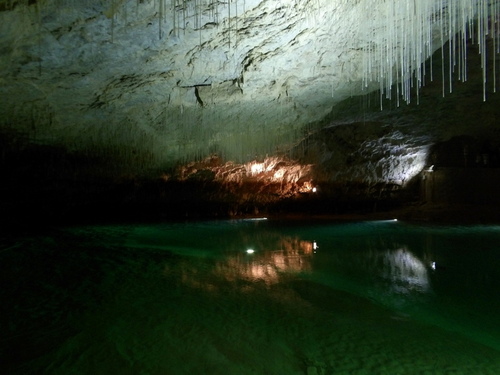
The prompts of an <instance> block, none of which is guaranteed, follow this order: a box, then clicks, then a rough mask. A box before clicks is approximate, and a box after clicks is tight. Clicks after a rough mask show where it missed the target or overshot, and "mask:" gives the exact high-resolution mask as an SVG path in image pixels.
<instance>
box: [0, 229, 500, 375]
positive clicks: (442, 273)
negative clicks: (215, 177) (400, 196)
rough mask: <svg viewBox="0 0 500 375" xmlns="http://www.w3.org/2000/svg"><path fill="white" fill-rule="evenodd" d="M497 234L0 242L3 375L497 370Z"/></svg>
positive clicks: (248, 233)
mask: <svg viewBox="0 0 500 375" xmlns="http://www.w3.org/2000/svg"><path fill="white" fill-rule="evenodd" d="M499 240H500V226H469V227H444V226H441V227H432V226H416V225H409V224H405V223H401V222H395V221H370V222H357V223H344V224H342V223H327V222H324V221H323V222H317V223H312V222H300V221H297V220H295V221H293V222H290V221H274V220H233V221H210V222H198V223H176V224H172V223H169V224H158V223H156V224H144V225H100V226H80V227H72V228H60V229H54V230H51V231H50V232H47V233H44V234H37V235H32V236H24V237H22V238H19V237H3V238H1V242H0V246H1V247H0V262H1V263H0V264H1V266H0V267H1V274H0V281H1V285H2V286H3V287H2V289H1V291H0V305H1V307H0V309H1V310H0V311H1V315H0V319H1V320H0V323H1V328H2V338H1V339H0V358H2V359H1V361H0V368H1V369H2V371H1V372H2V373H7V374H43V373H46V374H307V375H312V374H499V373H500V323H499V321H500V319H499V317H500V301H499V298H498V295H499V291H500V273H499V272H498V269H500V245H499V244H500V241H499ZM249 250H252V251H249Z"/></svg>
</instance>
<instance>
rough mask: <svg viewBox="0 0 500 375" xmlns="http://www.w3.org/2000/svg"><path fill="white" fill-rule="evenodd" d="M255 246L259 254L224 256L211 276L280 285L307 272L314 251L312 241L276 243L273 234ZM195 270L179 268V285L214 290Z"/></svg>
mask: <svg viewBox="0 0 500 375" xmlns="http://www.w3.org/2000/svg"><path fill="white" fill-rule="evenodd" d="M265 244H267V245H265ZM259 246H260V248H259V250H254V249H251V250H252V251H250V252H249V249H247V250H246V251H243V250H241V251H238V252H229V253H227V255H226V256H224V257H223V258H221V259H218V260H217V261H216V262H215V265H214V266H213V269H212V275H213V276H214V277H215V278H216V279H218V280H220V279H222V280H225V281H228V282H236V281H241V280H243V281H248V282H263V283H264V284H266V285H268V286H269V285H272V284H277V283H279V282H281V278H282V277H283V276H286V275H288V274H290V273H300V272H310V271H311V270H312V265H311V257H312V255H313V254H314V253H315V252H316V251H317V249H318V245H317V243H316V241H304V240H301V239H299V238H298V237H291V236H284V237H281V238H279V239H278V240H276V238H275V235H274V234H273V235H271V236H270V238H267V239H266V240H263V238H261V240H260V241H259ZM266 246H267V247H266ZM198 267H199V265H198V264H194V263H185V264H183V267H182V281H183V282H184V283H186V284H189V285H191V286H193V287H197V288H203V289H206V290H213V289H214V288H216V287H215V286H214V285H213V284H212V283H209V282H208V283H207V282H206V281H205V280H199V271H198ZM165 272H166V273H167V274H168V273H169V272H171V269H170V266H168V265H167V266H166V269H165Z"/></svg>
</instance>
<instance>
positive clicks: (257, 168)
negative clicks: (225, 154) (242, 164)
mask: <svg viewBox="0 0 500 375" xmlns="http://www.w3.org/2000/svg"><path fill="white" fill-rule="evenodd" d="M250 171H251V172H252V175H256V174H259V173H262V172H264V164H263V163H255V164H252V166H251V167H250Z"/></svg>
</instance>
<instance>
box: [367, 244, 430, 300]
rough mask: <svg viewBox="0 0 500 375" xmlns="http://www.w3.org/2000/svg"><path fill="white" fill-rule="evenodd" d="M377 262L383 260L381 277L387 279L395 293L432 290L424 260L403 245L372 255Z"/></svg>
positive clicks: (380, 269) (380, 270)
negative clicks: (393, 249)
mask: <svg viewBox="0 0 500 375" xmlns="http://www.w3.org/2000/svg"><path fill="white" fill-rule="evenodd" d="M372 256H373V258H374V259H373V260H374V261H375V264H378V263H379V258H380V261H381V262H382V267H376V268H378V270H379V274H380V277H381V278H382V279H384V280H386V281H387V285H388V287H389V288H391V289H392V291H393V292H394V293H405V294H407V293H410V292H412V291H415V292H422V293H426V292H429V290H430V281H429V276H428V274H427V268H426V267H425V266H424V264H423V263H422V261H421V260H420V259H418V258H417V257H416V256H415V255H413V254H412V253H411V251H409V250H408V248H406V247H403V248H399V249H397V250H395V251H387V252H384V253H382V254H378V253H375V254H373V255H372Z"/></svg>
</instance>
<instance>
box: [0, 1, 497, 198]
mask: <svg viewBox="0 0 500 375" xmlns="http://www.w3.org/2000/svg"><path fill="white" fill-rule="evenodd" d="M464 2H465V0H464V1H460V3H464ZM480 2H483V1H482V0H481V1H480ZM393 3H394V4H396V2H393ZM400 3H404V2H400ZM431 3H432V2H431V1H430V0H429V1H427V0H426V1H422V2H419V3H418V6H419V7H420V8H419V9H415V10H414V11H415V12H417V11H418V12H420V11H421V9H423V8H424V5H425V6H427V5H429V4H431ZM445 3H446V2H445ZM457 3H458V2H457ZM492 3H495V4H497V3H498V2H497V1H492ZM388 4H392V3H391V2H387V1H375V0H373V1H372V0H357V1H350V0H349V1H347V0H344V1H332V0H314V1H313V0H310V1H306V0H303V1H302V0H301V1H298V0H289V1H284V0H283V1H280V0H231V1H226V2H221V1H212V0H172V1H165V0H136V1H135V0H134V1H132V0H114V1H103V0H87V1H76V0H47V1H34V0H30V1H28V0H19V1H5V0H0V36H1V37H0V71H1V76H0V95H2V101H1V102H0V126H1V129H0V130H1V131H2V134H0V135H2V137H3V138H1V139H0V141H1V142H4V143H5V144H7V145H8V147H7V151H4V157H3V160H2V161H3V162H4V163H8V162H9V163H10V161H9V160H10V159H12V160H14V159H15V154H16V152H17V150H16V147H19V148H22V149H23V150H25V149H26V148H27V145H29V144H37V145H42V146H43V147H46V146H47V147H49V146H50V147H56V148H57V149H56V150H55V151H54V149H51V150H52V151H50V155H49V158H48V159H50V160H49V162H50V163H52V166H51V170H50V171H49V172H47V175H48V176H49V177H47V179H51V178H53V176H56V177H57V174H58V173H60V174H61V175H64V174H65V173H66V175H64V176H63V179H65V180H68V178H67V175H69V176H70V180H77V181H78V180H82V179H85V178H86V177H87V176H88V175H95V176H97V177H99V176H103V175H107V176H111V177H120V176H137V175H149V176H151V175H153V176H160V175H161V171H163V170H165V169H166V168H168V167H170V166H172V165H175V164H177V163H184V164H187V163H189V162H191V161H193V160H195V159H196V160H202V159H205V158H206V157H207V156H209V155H213V154H218V155H219V156H220V157H221V158H222V159H223V160H224V161H227V162H235V163H237V162H242V163H246V162H250V161H253V160H258V161H260V162H262V161H263V160H264V159H265V157H266V156H268V157H272V156H273V155H279V154H285V155H287V156H291V157H292V158H293V159H298V160H301V161H303V163H304V164H305V165H315V171H314V173H313V172H311V176H310V178H311V179H315V180H318V181H330V182H331V181H336V182H346V181H356V182H361V183H366V184H369V185H373V184H377V183H391V184H397V185H404V184H405V183H406V182H407V181H408V180H409V179H410V178H411V177H412V176H414V175H415V174H416V173H418V172H419V171H420V170H421V169H422V168H423V166H424V164H425V163H426V162H427V161H428V154H427V151H428V150H429V149H430V147H431V146H432V144H433V143H434V142H436V141H439V140H443V139H448V138H450V137H453V136H455V135H461V134H472V135H474V134H480V135H481V136H482V137H486V138H489V137H490V136H491V135H495V134H496V133H495V132H494V131H493V130H492V129H493V128H494V127H495V126H496V118H497V117H496V116H497V114H498V107H499V106H498V103H497V102H498V98H497V96H498V95H494V94H491V91H492V88H491V87H490V88H489V89H488V96H489V100H488V102H486V103H483V102H482V91H483V90H482V81H483V80H482V77H481V72H480V70H478V72H479V73H475V74H477V75H478V77H476V78H478V83H477V84H474V85H477V87H476V86H473V90H470V89H471V85H469V86H466V87H465V88H464V89H461V90H462V91H461V92H458V93H456V94H455V93H454V94H453V95H448V94H447V98H446V99H444V100H442V99H441V96H442V85H441V84H440V83H438V82H436V83H435V84H430V85H429V83H427V86H426V87H425V88H424V89H422V90H421V91H420V98H419V99H420V102H421V103H420V106H418V107H417V106H415V101H412V103H411V105H410V106H407V105H406V104H403V102H401V106H400V107H399V108H396V101H393V102H386V103H385V104H384V106H383V107H384V110H383V111H380V104H379V103H380V102H379V98H378V95H377V94H375V95H373V96H370V97H362V96H359V95H361V94H366V93H368V92H370V91H372V90H373V89H375V88H377V87H379V86H383V85H380V84H379V83H378V82H376V77H377V74H379V73H377V72H381V71H383V72H386V71H387V68H386V67H385V65H384V63H383V61H386V60H387V57H388V56H385V58H384V56H383V55H380V56H379V57H380V58H379V57H377V56H378V55H377V54H375V53H374V51H378V50H377V47H380V46H384V45H385V44H384V41H385V40H386V39H384V38H385V36H384V35H386V34H383V33H382V34H381V33H380V31H381V30H382V31H383V32H384V33H387V32H388V30H389V31H391V30H392V31H397V30H399V31H401V32H402V34H401V35H405V34H404V32H406V31H405V29H404V27H405V26H404V25H406V24H405V23H402V22H401V21H402V20H403V19H404V17H405V13H404V12H403V13H401V15H400V16H394V17H393V19H390V22H388V20H389V18H390V17H389V18H388V17H387V14H388V13H387V12H388V11H392V10H391V9H389V8H387V6H388ZM495 9H496V8H495ZM393 13H394V12H393ZM391 14H392V13H391ZM394 14H396V13H394ZM438 15H439V17H437V16H436V17H434V18H433V23H431V24H430V27H429V28H428V29H427V30H426V32H428V33H429V34H428V35H426V36H422V38H428V39H429V41H432V42H433V43H432V45H428V46H427V47H426V48H427V49H428V50H429V51H428V52H429V53H432V52H433V51H434V50H435V49H437V48H439V47H440V43H443V42H445V41H446V39H447V38H448V36H447V35H445V36H444V37H443V39H442V38H441V36H440V31H441V29H440V27H439V20H440V19H442V18H443V17H444V16H445V15H448V13H447V12H446V11H445V12H443V13H442V14H441V13H439V12H438ZM398 17H399V18H398ZM391 25H396V26H395V28H394V29H391ZM392 31H391V32H392ZM397 35H399V34H397ZM372 36H373V39H372ZM408 36H409V37H410V36H411V37H412V38H413V39H412V40H416V38H415V35H408ZM417 39H418V38H417ZM399 43H400V42H399V41H398V39H397V38H395V39H391V43H389V42H388V44H387V45H389V46H392V47H393V51H392V52H394V51H396V50H397V48H398V45H399ZM392 52H391V55H390V57H391V58H394V59H395V60H396V61H397V60H398V58H397V56H398V55H397V54H394V53H392ZM401 56H403V55H401ZM437 56H438V57H440V54H438V55H437ZM477 56H479V55H478V54H477V53H476V52H471V53H470V55H469V60H473V59H476V60H477V59H479V57H477ZM490 58H491V56H490ZM493 58H495V59H497V60H498V55H496V56H495V57H493ZM403 60H404V61H405V62H406V63H407V61H406V60H405V59H403ZM473 65H474V66H475V65H477V66H479V65H481V64H480V63H477V62H476V63H470V66H471V67H472V66H473ZM488 66H489V67H490V69H491V66H492V64H489V65H488ZM436 67H437V65H436ZM398 69H399V68H398ZM438 71H439V73H440V67H438V68H436V69H435V72H434V75H435V76H437V77H438V76H439V77H440V74H438V73H437V72H438ZM397 72H398V71H397V69H396V70H394V74H396V73H397ZM399 73H401V72H400V71H399ZM384 74H385V73H384ZM489 74H490V77H491V73H489ZM399 75H401V74H399ZM472 75H473V74H472ZM395 77H396V78H397V77H398V74H396V75H395ZM398 79H399V78H398ZM471 80H472V77H469V81H471ZM467 84H469V83H467ZM404 87H406V86H404ZM404 87H403V85H401V90H403V88H404ZM455 90H457V88H455ZM458 91H460V90H458ZM472 91H474V93H473V94H470V92H472ZM472 97H473V99H471V98H472ZM471 103H472V104H471ZM478 118H479V119H481V121H480V124H479V125H480V126H477V125H478V124H476V122H477V119H478ZM495 136H496V135H495ZM9 137H10V138H9ZM4 139H5V141H4ZM12 139H15V140H16V141H15V142H12ZM16 142H17V143H16ZM37 150H38V151H37V152H33V153H32V154H31V157H33V155H35V156H38V155H39V154H40V152H41V151H40V149H37ZM66 153H67V154H66ZM40 155H41V154H40ZM61 155H63V156H64V155H66V156H64V157H63V158H62V157H61ZM68 155H69V156H68ZM33 159H37V160H38V159H39V158H37V157H33ZM80 159H81V160H85V161H86V162H85V163H80V161H79V160H80ZM33 169H38V168H35V167H32V168H31V169H30V168H28V170H33ZM20 170H21V171H22V169H20ZM52 170H57V172H53V171H52ZM16 173H17V172H16ZM19 173H22V172H19ZM18 177H19V176H17V175H14V177H13V178H12V179H13V180H14V179H18ZM308 178H309V177H308ZM294 189H295V187H294Z"/></svg>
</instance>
